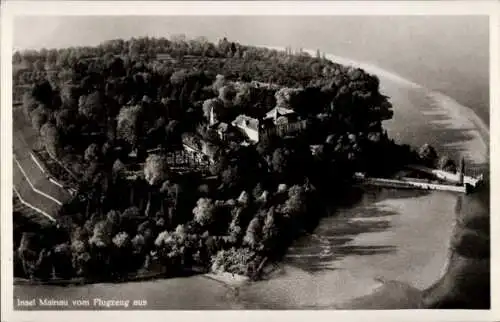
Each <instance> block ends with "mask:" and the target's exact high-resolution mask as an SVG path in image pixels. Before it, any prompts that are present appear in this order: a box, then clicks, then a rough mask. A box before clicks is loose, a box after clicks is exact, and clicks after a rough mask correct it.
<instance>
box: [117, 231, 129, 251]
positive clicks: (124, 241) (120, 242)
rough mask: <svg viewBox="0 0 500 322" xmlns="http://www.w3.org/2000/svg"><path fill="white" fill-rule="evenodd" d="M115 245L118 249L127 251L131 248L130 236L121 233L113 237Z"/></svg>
mask: <svg viewBox="0 0 500 322" xmlns="http://www.w3.org/2000/svg"><path fill="white" fill-rule="evenodd" d="M113 244H114V245H115V246H116V247H117V248H118V249H126V248H128V247H130V246H131V240H130V236H129V235H128V234H127V233H126V232H124V231H122V232H119V233H118V234H116V235H115V237H113Z"/></svg>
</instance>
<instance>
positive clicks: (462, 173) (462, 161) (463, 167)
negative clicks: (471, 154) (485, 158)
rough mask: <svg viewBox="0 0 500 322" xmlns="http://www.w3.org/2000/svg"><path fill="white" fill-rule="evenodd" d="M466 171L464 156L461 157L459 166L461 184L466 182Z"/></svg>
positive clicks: (459, 181)
mask: <svg viewBox="0 0 500 322" xmlns="http://www.w3.org/2000/svg"><path fill="white" fill-rule="evenodd" d="M464 173H465V161H464V158H463V157H462V159H460V166H459V168H458V183H459V184H460V185H463V184H464Z"/></svg>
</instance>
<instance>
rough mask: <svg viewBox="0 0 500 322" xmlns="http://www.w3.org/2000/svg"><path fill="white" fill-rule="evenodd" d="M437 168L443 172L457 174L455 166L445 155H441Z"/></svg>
mask: <svg viewBox="0 0 500 322" xmlns="http://www.w3.org/2000/svg"><path fill="white" fill-rule="evenodd" d="M438 168H439V169H441V170H443V171H448V172H453V173H454V172H457V165H456V164H455V162H454V161H453V160H452V159H450V158H449V157H448V156H447V155H443V156H442V157H441V158H440V159H439V162H438Z"/></svg>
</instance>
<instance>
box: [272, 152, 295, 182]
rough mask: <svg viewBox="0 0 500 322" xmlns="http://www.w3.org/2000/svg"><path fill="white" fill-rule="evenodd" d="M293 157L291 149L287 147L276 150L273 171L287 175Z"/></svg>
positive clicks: (273, 158)
mask: <svg viewBox="0 0 500 322" xmlns="http://www.w3.org/2000/svg"><path fill="white" fill-rule="evenodd" d="M291 158H292V157H291V151H290V150H288V149H287V148H277V149H276V150H274V152H273V157H272V169H273V171H274V172H276V173H278V174H281V175H285V176H286V174H287V173H288V171H289V168H290V161H291Z"/></svg>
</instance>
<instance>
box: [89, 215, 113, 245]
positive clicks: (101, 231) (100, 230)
mask: <svg viewBox="0 0 500 322" xmlns="http://www.w3.org/2000/svg"><path fill="white" fill-rule="evenodd" d="M110 228H111V227H110V225H109V223H108V222H106V221H105V220H101V221H99V222H98V223H97V224H96V225H95V226H94V230H93V235H92V237H90V239H89V243H90V244H91V245H93V246H96V247H98V248H104V247H108V246H109V245H110V244H111V229H110Z"/></svg>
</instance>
